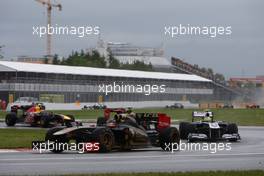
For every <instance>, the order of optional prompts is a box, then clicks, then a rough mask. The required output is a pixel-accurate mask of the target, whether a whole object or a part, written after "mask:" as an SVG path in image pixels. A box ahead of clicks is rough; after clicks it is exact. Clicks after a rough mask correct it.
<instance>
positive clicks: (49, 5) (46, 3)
mask: <svg viewBox="0 0 264 176" xmlns="http://www.w3.org/2000/svg"><path fill="white" fill-rule="evenodd" d="M35 1H37V2H39V3H41V4H42V5H43V6H46V7H47V25H48V26H51V10H52V7H55V8H58V10H59V11H61V9H62V6H61V4H58V3H56V4H54V3H52V2H51V0H35ZM46 54H47V57H48V58H49V59H51V35H50V34H49V33H48V32H47V53H46Z"/></svg>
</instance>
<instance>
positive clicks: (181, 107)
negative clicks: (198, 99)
mask: <svg viewBox="0 0 264 176" xmlns="http://www.w3.org/2000/svg"><path fill="white" fill-rule="evenodd" d="M165 108H171V109H184V106H183V104H181V103H174V104H173V105H167V106H166V107H165Z"/></svg>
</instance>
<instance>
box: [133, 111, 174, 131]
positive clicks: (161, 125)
mask: <svg viewBox="0 0 264 176" xmlns="http://www.w3.org/2000/svg"><path fill="white" fill-rule="evenodd" d="M136 120H137V122H138V124H155V127H156V129H157V130H159V131H160V130H162V129H165V128H168V127H170V125H171V117H170V116H168V115H167V114H164V113H136ZM143 126H144V125H143Z"/></svg>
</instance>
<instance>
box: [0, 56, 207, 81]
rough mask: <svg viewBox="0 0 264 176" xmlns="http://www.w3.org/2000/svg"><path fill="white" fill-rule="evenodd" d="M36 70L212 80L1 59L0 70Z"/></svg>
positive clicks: (170, 74) (171, 74) (159, 73)
mask: <svg viewBox="0 0 264 176" xmlns="http://www.w3.org/2000/svg"><path fill="white" fill-rule="evenodd" d="M4 71H11V72H12V71H14V72H15V71H17V72H36V73H57V74H73V75H94V76H110V77H129V78H149V79H164V80H185V81H201V82H211V80H208V79H205V78H202V77H200V76H197V75H189V74H179V73H163V72H146V71H132V70H120V69H106V68H93V67H76V66H61V65H51V64H35V63H25V62H11V61H0V72H4Z"/></svg>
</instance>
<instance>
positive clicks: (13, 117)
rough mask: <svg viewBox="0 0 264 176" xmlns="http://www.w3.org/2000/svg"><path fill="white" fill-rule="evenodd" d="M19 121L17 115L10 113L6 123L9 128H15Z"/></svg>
mask: <svg viewBox="0 0 264 176" xmlns="http://www.w3.org/2000/svg"><path fill="white" fill-rule="evenodd" d="M16 121H17V115H16V113H9V114H7V115H6V118H5V123H6V125H7V126H14V125H15V124H16Z"/></svg>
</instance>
